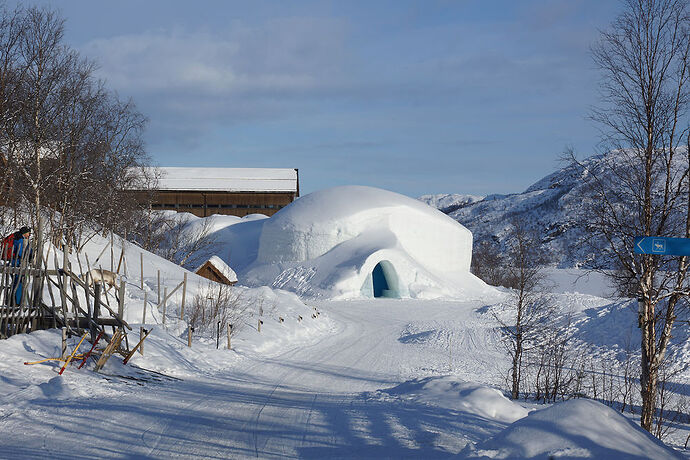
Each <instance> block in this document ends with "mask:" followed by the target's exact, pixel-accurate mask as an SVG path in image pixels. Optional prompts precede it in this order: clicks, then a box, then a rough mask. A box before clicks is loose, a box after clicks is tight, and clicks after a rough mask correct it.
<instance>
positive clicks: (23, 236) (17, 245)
mask: <svg viewBox="0 0 690 460" xmlns="http://www.w3.org/2000/svg"><path fill="white" fill-rule="evenodd" d="M29 236H31V229H30V228H29V227H22V228H20V229H19V230H18V231H17V232H16V233H15V234H14V244H13V246H12V260H11V261H10V263H11V264H12V265H13V266H14V267H19V265H20V264H21V262H22V256H23V255H24V249H25V248H26V246H27V244H28V242H29ZM30 255H31V254H29V256H30ZM22 282H23V279H22V277H20V276H19V274H17V275H14V283H13V284H14V286H15V291H14V299H15V302H16V305H19V304H21V302H22V284H23V283H22Z"/></svg>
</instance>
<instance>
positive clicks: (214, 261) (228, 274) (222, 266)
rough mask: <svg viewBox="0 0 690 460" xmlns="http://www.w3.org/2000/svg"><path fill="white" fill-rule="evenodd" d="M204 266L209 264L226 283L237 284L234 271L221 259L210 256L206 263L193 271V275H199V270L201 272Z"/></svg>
mask: <svg viewBox="0 0 690 460" xmlns="http://www.w3.org/2000/svg"><path fill="white" fill-rule="evenodd" d="M206 264H211V265H212V266H213V267H214V268H215V269H216V270H218V271H219V272H220V273H221V274H222V275H223V276H224V277H225V278H226V279H227V280H228V281H230V282H231V283H236V282H237V274H235V271H234V270H233V269H232V268H230V267H229V266H228V264H226V263H225V262H224V261H223V259H221V258H220V257H218V256H211V258H210V259H208V260H207V261H206V262H204V263H203V264H201V265H199V266H198V267H197V268H196V269H195V270H194V273H199V270H201V269H202V268H203V267H204V265H206Z"/></svg>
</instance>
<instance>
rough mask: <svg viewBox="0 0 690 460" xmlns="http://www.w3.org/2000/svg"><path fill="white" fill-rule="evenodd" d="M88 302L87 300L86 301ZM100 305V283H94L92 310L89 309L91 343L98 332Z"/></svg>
mask: <svg viewBox="0 0 690 460" xmlns="http://www.w3.org/2000/svg"><path fill="white" fill-rule="evenodd" d="M87 302H88V300H87ZM100 304H101V283H94V285H93V309H91V321H92V322H91V323H90V324H89V330H90V331H91V343H94V342H95V341H96V335H97V332H98V329H97V324H98V317H99V316H100Z"/></svg>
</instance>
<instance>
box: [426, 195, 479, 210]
mask: <svg viewBox="0 0 690 460" xmlns="http://www.w3.org/2000/svg"><path fill="white" fill-rule="evenodd" d="M483 199H484V197H483V196H478V195H459V194H457V193H444V194H439V195H422V196H420V197H419V198H418V200H420V201H423V202H424V203H426V204H428V205H429V206H431V207H434V208H436V209H438V210H440V211H442V212H445V213H446V214H449V213H451V212H453V211H456V210H458V209H460V208H462V207H465V206H467V205H468V204H472V203H476V202H477V201H481V200H483Z"/></svg>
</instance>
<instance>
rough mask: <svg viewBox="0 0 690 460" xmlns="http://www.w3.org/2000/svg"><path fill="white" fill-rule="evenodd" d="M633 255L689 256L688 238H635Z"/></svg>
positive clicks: (689, 241)
mask: <svg viewBox="0 0 690 460" xmlns="http://www.w3.org/2000/svg"><path fill="white" fill-rule="evenodd" d="M635 254H658V255H663V256H690V238H665V237H663V236H636V237H635Z"/></svg>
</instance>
